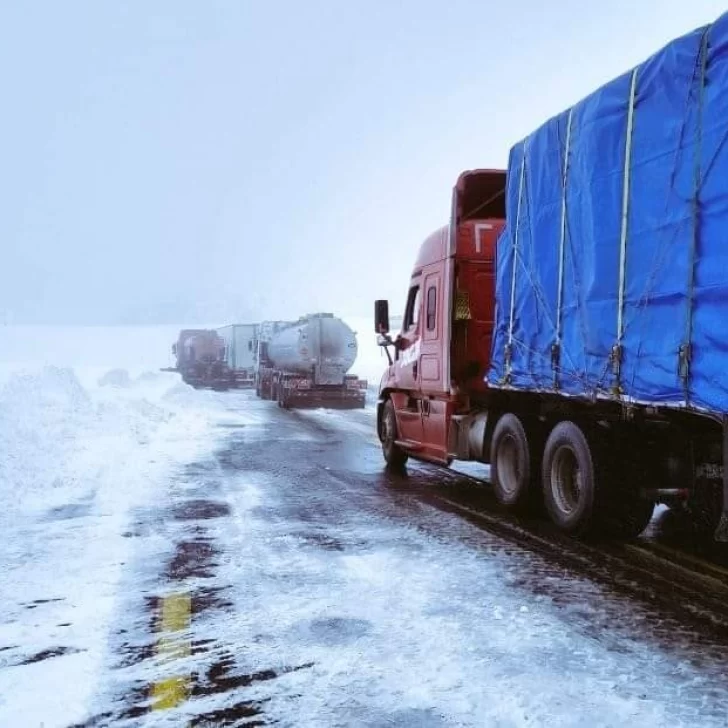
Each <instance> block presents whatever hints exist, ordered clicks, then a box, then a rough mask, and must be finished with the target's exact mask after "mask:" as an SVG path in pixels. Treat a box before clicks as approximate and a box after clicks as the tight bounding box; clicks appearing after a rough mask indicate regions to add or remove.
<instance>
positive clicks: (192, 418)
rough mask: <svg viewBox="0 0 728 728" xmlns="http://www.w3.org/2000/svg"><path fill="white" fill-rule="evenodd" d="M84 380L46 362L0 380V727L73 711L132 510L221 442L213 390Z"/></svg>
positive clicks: (126, 377) (109, 375)
mask: <svg viewBox="0 0 728 728" xmlns="http://www.w3.org/2000/svg"><path fill="white" fill-rule="evenodd" d="M96 381H97V385H96V386H90V385H89V386H84V384H83V383H82V381H81V380H80V378H79V376H78V374H77V372H75V371H74V370H73V369H71V368H60V367H55V366H46V367H41V368H40V369H37V370H35V371H26V372H16V373H11V374H9V375H8V376H7V377H6V381H5V384H4V385H3V386H2V387H0V452H2V457H1V458H0V503H2V508H0V533H2V539H0V563H1V564H2V565H3V571H2V578H0V603H2V604H3V613H2V615H0V725H21V724H22V725H45V726H46V728H48V727H49V726H54V725H58V726H65V725H69V724H72V723H74V722H77V721H79V720H81V719H83V718H84V716H85V715H86V714H87V705H88V701H89V699H90V697H91V696H92V695H93V693H94V691H95V688H96V682H97V679H98V676H99V674H100V673H101V671H102V667H103V664H104V656H105V650H106V640H107V637H108V634H109V632H110V629H111V623H112V621H113V615H114V612H115V609H116V608H117V600H118V599H119V593H120V591H121V589H120V586H119V585H120V582H121V580H122V577H123V574H124V573H125V572H124V568H125V566H124V565H125V564H126V563H127V562H128V560H129V558H130V557H131V556H130V551H131V548H132V547H131V541H130V539H128V538H126V537H125V535H124V534H125V532H127V531H128V529H129V524H130V522H131V520H132V518H133V514H134V512H135V510H136V509H139V508H142V507H146V505H148V504H150V503H153V502H154V501H155V500H157V499H159V498H163V497H164V493H165V492H166V489H167V488H168V487H169V482H170V479H172V478H173V476H174V472H175V469H176V468H178V467H179V466H180V465H181V464H182V463H186V462H188V461H189V459H190V458H194V457H195V456H196V455H197V454H199V453H202V452H203V451H204V450H207V449H209V448H210V447H211V446H212V444H213V443H214V442H215V440H216V438H217V437H219V434H217V433H219V430H216V429H215V428H214V427H213V418H216V416H217V413H218V412H219V410H217V409H216V404H217V403H216V401H215V399H214V397H215V395H214V393H208V392H197V391H195V390H193V389H192V388H191V387H187V386H186V385H181V384H179V378H178V377H177V376H176V375H174V374H166V375H162V374H161V373H149V372H147V373H146V374H145V373H142V375H140V376H139V377H137V378H135V379H132V377H131V375H130V374H129V372H128V371H127V370H124V369H116V370H113V371H110V372H106V373H105V374H104V375H103V376H101V377H100V378H98V379H97V380H96ZM39 685H43V686H44V689H43V692H42V699H40V700H39V695H38V686H39Z"/></svg>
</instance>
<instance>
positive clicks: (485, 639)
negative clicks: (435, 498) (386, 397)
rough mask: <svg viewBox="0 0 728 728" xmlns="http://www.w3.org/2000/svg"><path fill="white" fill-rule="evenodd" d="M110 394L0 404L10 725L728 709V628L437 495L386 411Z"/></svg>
mask: <svg viewBox="0 0 728 728" xmlns="http://www.w3.org/2000/svg"><path fill="white" fill-rule="evenodd" d="M103 384H104V385H105V386H98V387H90V388H88V389H87V388H85V387H84V386H82V385H81V384H80V383H79V381H78V380H77V379H76V378H75V376H74V375H73V373H72V372H70V371H66V370H46V371H45V372H43V373H41V374H39V375H34V376H31V377H26V378H23V377H15V378H11V380H10V381H9V382H8V384H7V385H6V389H5V390H4V391H3V393H2V397H1V398H0V400H1V401H0V405H1V406H0V418H3V419H2V428H1V429H0V432H1V433H2V437H3V442H2V446H3V452H4V453H11V454H13V457H9V458H3V463H2V464H1V465H0V467H2V468H3V470H2V471H1V477H2V480H1V481H0V482H1V483H2V488H3V492H2V495H3V498H4V503H5V508H4V510H3V512H2V513H1V514H0V526H1V527H2V532H3V539H2V541H1V542H0V563H2V564H3V572H2V579H1V580H0V599H2V604H3V606H4V609H3V613H2V615H1V616H0V725H2V726H16V725H17V726H36V725H37V726H40V725H43V726H46V727H47V728H48V727H50V726H71V725H84V726H104V725H135V726H136V725H140V726H147V725H154V726H157V725H170V726H180V725H240V726H243V725H267V724H277V725H281V726H311V727H316V728H319V727H320V726H376V727H380V726H381V727H382V728H384V727H385V726H398V727H399V726H404V727H408V726H409V727H412V728H414V727H415V726H417V727H419V726H424V727H426V728H428V727H435V726H437V727H440V726H504V727H505V726H556V725H558V726H625V725H639V726H681V725H684V726H694V725H701V726H713V725H715V726H718V725H720V726H724V725H725V724H726V716H727V712H726V711H727V710H728V685H726V682H725V677H724V674H725V670H726V667H728V658H726V653H725V645H726V644H728V640H726V642H721V641H720V640H717V638H707V637H704V636H701V635H700V634H697V633H694V632H693V631H691V628H690V627H689V626H686V625H683V626H681V625H680V624H676V623H675V622H674V621H670V620H671V618H667V617H665V618H664V620H663V619H662V618H661V616H660V614H659V613H658V614H655V613H654V611H650V610H649V609H648V608H647V607H645V606H644V605H641V604H640V603H639V602H637V601H634V600H631V599H630V598H629V596H628V595H624V594H619V593H616V592H613V591H610V590H609V589H608V588H606V587H605V586H603V585H599V584H598V583H596V582H594V581H592V580H590V579H588V578H586V577H585V576H583V575H578V574H574V573H571V572H569V571H568V570H567V569H565V568H563V567H558V566H555V565H554V564H553V563H550V562H549V560H548V559H547V558H545V557H542V556H539V555H538V554H534V553H533V552H531V551H527V550H525V549H523V548H522V547H520V546H518V545H515V544H513V543H508V542H506V541H503V540H502V539H501V538H499V537H498V536H496V535H493V534H491V533H489V532H488V531H486V530H483V529H480V528H477V527H476V526H474V525H470V524H468V523H467V522H464V521H463V519H462V518H460V517H458V516H457V515H453V514H449V513H446V512H443V511H441V510H438V509H436V508H434V507H432V506H431V505H427V504H426V503H425V502H423V501H422V500H421V499H418V498H417V497H415V496H414V495H413V491H412V487H411V486H408V483H407V480H406V479H403V478H401V477H397V476H393V475H389V474H387V473H386V472H385V471H384V469H383V467H382V462H381V456H380V453H379V450H378V447H377V443H376V442H375V440H374V437H373V431H372V427H371V413H361V412H359V413H348V414H347V413H336V414H334V413H332V414H328V413H322V412H285V411H282V410H279V409H278V408H277V407H275V406H274V405H273V404H271V403H269V402H261V401H258V400H256V399H255V398H254V396H253V395H252V393H248V392H231V393H227V394H212V393H209V392H195V391H192V390H189V389H188V388H185V387H182V386H179V385H175V384H173V382H172V381H171V380H169V379H167V378H160V377H158V376H157V377H147V378H144V377H142V378H141V379H135V378H127V377H125V375H124V374H123V373H119V372H117V373H116V374H111V375H109V376H107V377H106V378H105V379H104V381H103ZM418 477H421V478H425V479H426V478H427V477H430V478H436V477H437V476H436V474H430V475H429V476H427V473H426V472H425V471H423V472H422V473H418Z"/></svg>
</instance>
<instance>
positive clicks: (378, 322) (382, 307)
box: [374, 301, 389, 334]
mask: <svg viewBox="0 0 728 728" xmlns="http://www.w3.org/2000/svg"><path fill="white" fill-rule="evenodd" d="M374 331H375V332H376V333H377V334H388V333H389V301H374Z"/></svg>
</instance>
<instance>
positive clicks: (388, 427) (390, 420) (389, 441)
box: [379, 399, 409, 468]
mask: <svg viewBox="0 0 728 728" xmlns="http://www.w3.org/2000/svg"><path fill="white" fill-rule="evenodd" d="M398 437H399V435H398V432H397V416H396V415H395V412H394V404H393V403H392V400H391V399H388V400H387V401H386V403H385V405H384V412H383V413H382V421H381V423H380V426H379V439H380V440H381V441H382V453H383V454H384V459H385V461H386V462H387V465H389V466H390V467H392V468H403V467H404V465H405V463H406V462H407V458H408V457H409V456H408V455H407V453H406V452H405V451H404V450H402V448H401V447H399V445H397V443H396V440H397V438H398Z"/></svg>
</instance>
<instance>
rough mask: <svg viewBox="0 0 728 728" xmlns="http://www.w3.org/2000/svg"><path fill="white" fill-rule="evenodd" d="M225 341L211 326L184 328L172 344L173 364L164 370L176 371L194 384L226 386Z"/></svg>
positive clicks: (213, 386) (212, 386)
mask: <svg viewBox="0 0 728 728" xmlns="http://www.w3.org/2000/svg"><path fill="white" fill-rule="evenodd" d="M225 348H226V347H225V340H224V339H223V338H222V337H221V336H219V335H218V333H217V331H215V330H214V329H183V330H182V331H180V333H179V337H178V339H177V341H176V342H175V343H174V344H173V345H172V353H173V354H174V356H175V358H176V366H175V367H173V368H171V369H163V371H175V372H179V373H180V375H181V376H182V381H184V382H185V383H186V384H190V385H192V386H193V387H198V388H199V387H211V388H213V389H227V388H228V387H229V386H230V382H231V372H230V368H229V367H228V365H227V362H226V360H225Z"/></svg>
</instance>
